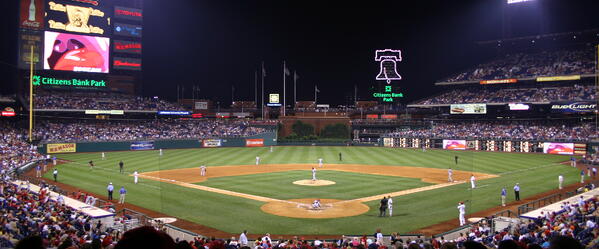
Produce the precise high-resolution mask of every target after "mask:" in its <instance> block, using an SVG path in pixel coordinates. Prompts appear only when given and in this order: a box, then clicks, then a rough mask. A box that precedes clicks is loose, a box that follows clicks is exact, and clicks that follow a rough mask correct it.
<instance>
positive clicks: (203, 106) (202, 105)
mask: <svg viewBox="0 0 599 249" xmlns="http://www.w3.org/2000/svg"><path fill="white" fill-rule="evenodd" d="M194 109H196V110H208V102H195V104H194Z"/></svg>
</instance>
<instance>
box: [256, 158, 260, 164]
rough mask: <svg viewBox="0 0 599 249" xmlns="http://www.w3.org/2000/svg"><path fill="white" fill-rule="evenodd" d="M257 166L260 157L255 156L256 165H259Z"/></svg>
mask: <svg viewBox="0 0 599 249" xmlns="http://www.w3.org/2000/svg"><path fill="white" fill-rule="evenodd" d="M259 164H260V157H259V156H256V165H259Z"/></svg>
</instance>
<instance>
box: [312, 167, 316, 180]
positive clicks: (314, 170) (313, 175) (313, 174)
mask: <svg viewBox="0 0 599 249" xmlns="http://www.w3.org/2000/svg"><path fill="white" fill-rule="evenodd" d="M312 181H316V168H314V167H312Z"/></svg>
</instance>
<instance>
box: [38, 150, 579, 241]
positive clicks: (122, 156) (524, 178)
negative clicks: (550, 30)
mask: <svg viewBox="0 0 599 249" xmlns="http://www.w3.org/2000/svg"><path fill="white" fill-rule="evenodd" d="M339 153H342V154H343V161H339ZM100 155H101V153H78V154H61V155H58V157H59V158H61V159H65V160H69V161H71V162H70V163H67V164H63V165H60V166H59V168H58V169H59V172H60V173H59V181H61V182H63V183H67V184H70V185H72V186H75V187H77V188H81V189H84V190H86V191H89V192H92V193H96V194H97V195H103V196H106V194H107V193H106V186H107V184H108V182H113V183H114V184H115V187H116V188H117V189H118V188H120V186H121V185H122V186H125V187H126V188H127V190H128V195H127V202H129V203H132V204H135V205H138V206H142V207H145V208H148V209H152V210H155V211H158V212H162V213H165V214H168V215H172V216H175V217H179V218H183V219H186V220H189V221H193V222H197V223H200V224H203V225H206V226H210V227H213V228H216V229H219V230H223V231H226V232H231V233H239V232H241V231H242V230H244V229H248V230H249V231H250V233H251V234H261V233H266V232H269V233H273V234H372V233H373V232H374V231H375V230H376V229H377V228H381V229H382V231H383V233H385V234H387V233H391V232H403V233H405V232H409V231H413V230H415V229H418V228H421V227H425V226H428V225H432V224H436V223H439V222H442V221H446V220H449V219H455V218H457V209H456V204H457V202H458V201H468V202H467V214H470V213H472V212H476V211H481V210H484V209H488V208H491V207H495V206H497V205H499V204H500V199H499V197H500V196H499V193H500V191H501V187H502V186H505V187H507V189H508V201H512V200H513V192H512V191H511V189H512V187H513V185H514V184H515V183H516V182H518V183H520V185H521V187H522V190H521V197H522V198H526V197H527V196H531V195H534V194H537V193H540V192H544V191H549V190H553V189H555V188H557V176H558V175H559V174H563V175H564V177H565V183H566V184H572V183H575V182H577V181H579V179H580V178H579V171H578V170H577V169H575V168H572V167H569V166H566V165H560V164H559V162H563V161H567V160H568V159H569V157H568V156H558V155H545V154H523V153H500V152H475V151H447V150H428V151H426V152H422V151H420V150H415V149H397V148H379V147H319V146H306V147H275V149H274V152H272V153H271V152H269V149H268V148H213V149H185V150H183V149H182V150H165V151H164V156H162V157H160V156H158V151H124V152H107V153H106V160H101V157H100ZM455 155H457V156H459V163H458V164H457V165H456V164H455V163H454V156H455ZM256 156H260V157H261V164H286V163H295V164H297V163H310V164H315V163H317V159H318V158H323V159H324V162H325V167H326V163H335V164H370V165H389V166H414V167H425V168H441V169H446V168H448V167H452V168H453V169H457V170H467V171H476V172H482V173H490V174H498V175H500V177H497V178H492V179H487V180H480V181H478V186H479V188H477V189H475V190H470V189H469V183H465V184H459V185H454V186H450V187H446V188H440V189H435V190H429V191H424V192H418V193H414V194H410V195H405V196H400V197H396V198H394V217H390V218H379V217H377V215H378V201H371V202H367V203H365V204H366V205H368V206H369V207H370V211H369V212H367V213H365V214H362V215H359V216H354V217H346V218H334V219H299V218H288V217H280V216H276V215H271V214H266V213H264V212H262V211H261V210H260V206H261V205H263V204H264V203H263V202H259V201H254V200H249V199H244V198H240V197H233V196H227V195H221V194H217V193H212V192H206V191H201V190H197V189H191V188H186V187H181V186H177V185H173V184H169V183H162V182H156V181H151V180H146V179H140V184H137V185H135V184H133V177H131V176H129V175H127V174H119V173H118V162H119V161H120V160H123V162H124V163H125V171H127V173H131V172H133V171H135V170H137V171H139V172H148V171H157V170H165V169H175V168H191V167H196V168H197V167H199V165H201V164H205V165H207V166H209V167H212V166H222V165H253V164H254V163H255V157H256ZM90 160H94V162H95V164H96V168H95V169H94V170H90V169H89V167H88V166H87V162H88V161H90ZM208 172H210V171H208ZM298 174H299V175H298ZM44 176H45V177H46V178H48V179H50V178H51V177H52V175H51V172H48V173H46V174H45V175H44ZM310 177H311V174H310V172H309V171H288V172H277V173H267V174H255V175H245V176H235V177H222V178H220V179H219V178H213V179H209V180H208V181H205V182H202V183H199V184H202V185H206V186H212V187H218V188H223V189H229V190H233V191H237V192H243V193H250V194H257V195H261V196H268V197H273V198H281V199H288V198H314V191H322V194H325V192H326V194H327V196H323V197H320V198H333V199H351V198H357V197H365V196H370V195H373V194H376V193H385V192H392V191H398V190H402V189H406V188H412V187H419V186H423V184H424V185H426V183H423V182H420V181H419V180H418V179H408V178H401V177H391V176H374V175H369V174H358V173H348V172H343V173H340V172H336V171H329V172H327V171H326V170H320V171H319V172H318V177H319V179H325V178H329V177H330V178H335V179H334V181H336V182H338V184H336V185H332V186H325V187H317V188H321V189H319V190H313V189H309V190H308V191H304V190H302V189H303V188H301V187H300V186H295V185H293V184H292V183H291V182H293V181H294V180H298V178H299V179H309V178H310ZM329 187H330V188H332V189H329V190H327V191H325V190H326V188H329ZM306 188H307V187H306ZM309 188H313V187H309ZM456 226H457V224H456Z"/></svg>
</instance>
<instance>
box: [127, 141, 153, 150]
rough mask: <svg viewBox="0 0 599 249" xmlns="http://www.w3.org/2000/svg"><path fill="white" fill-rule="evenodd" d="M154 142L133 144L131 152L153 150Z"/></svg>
mask: <svg viewBox="0 0 599 249" xmlns="http://www.w3.org/2000/svg"><path fill="white" fill-rule="evenodd" d="M153 149H154V141H139V142H131V150H153Z"/></svg>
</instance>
